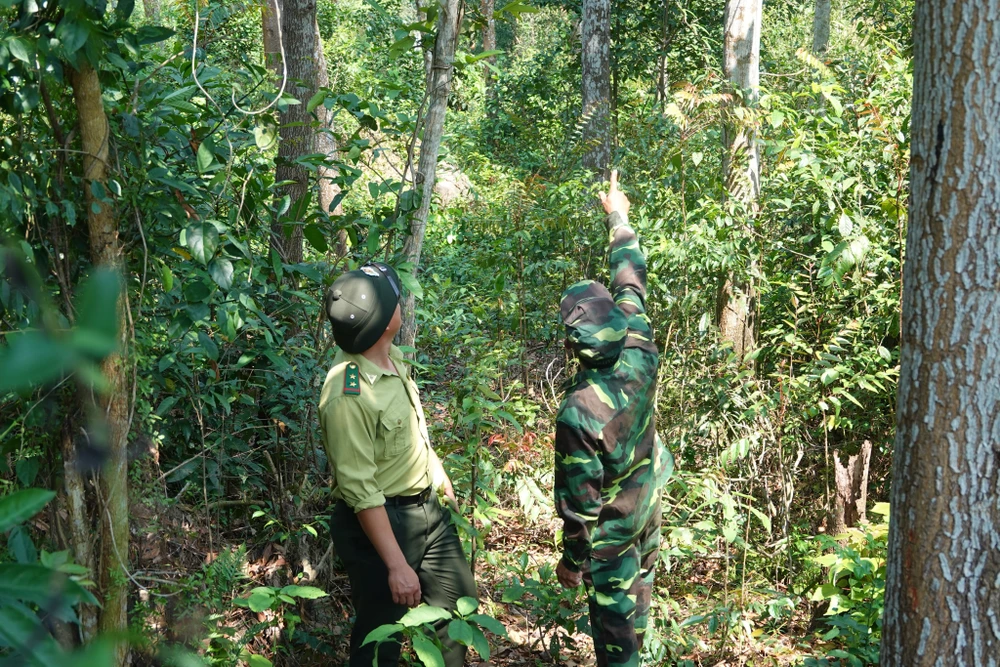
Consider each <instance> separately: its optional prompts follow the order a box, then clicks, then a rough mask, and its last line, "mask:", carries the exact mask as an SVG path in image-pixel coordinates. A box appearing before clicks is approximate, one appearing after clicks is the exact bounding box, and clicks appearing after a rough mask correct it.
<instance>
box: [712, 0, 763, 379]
mask: <svg viewBox="0 0 1000 667" xmlns="http://www.w3.org/2000/svg"><path fill="white" fill-rule="evenodd" d="M761 10H762V7H761V0H728V2H727V3H726V11H725V19H724V25H725V35H724V40H723V48H724V57H723V71H724V72H725V74H726V78H727V79H728V80H729V82H730V84H731V86H732V88H733V90H734V94H733V96H732V99H731V100H730V101H729V102H728V103H726V104H725V105H724V108H723V115H724V118H723V123H722V141H723V152H722V173H723V178H724V181H725V183H726V190H727V192H728V194H729V198H730V199H731V200H732V201H733V202H734V203H736V204H737V207H736V208H737V210H738V211H739V213H740V215H741V216H744V217H746V216H752V215H753V213H754V212H755V211H756V209H757V198H758V196H759V194H760V159H759V154H758V149H757V142H756V139H755V136H754V128H753V124H752V122H748V121H747V120H746V119H745V115H742V116H744V117H741V114H739V113H738V110H739V109H740V107H743V106H750V107H752V106H753V105H755V104H756V102H757V96H758V92H759V85H760V30H761ZM749 224H750V222H749V221H745V222H744V223H743V226H744V227H747V226H749ZM744 231H745V232H746V233H749V230H748V229H745V230H744ZM754 297H755V295H754V288H753V284H752V283H750V282H748V281H745V280H742V279H738V278H737V277H736V276H735V275H734V274H733V273H729V274H727V275H726V276H725V277H724V278H723V279H722V281H721V284H720V286H719V291H718V294H717V295H716V320H717V322H718V324H719V332H720V335H721V337H722V340H723V341H725V342H729V343H731V344H732V346H733V351H734V352H735V353H736V356H737V358H738V359H741V360H742V359H743V358H744V355H745V354H746V353H747V352H749V351H750V350H751V349H752V348H753V347H754V344H755V343H754V341H755V340H756V336H755V331H754V321H753V302H754Z"/></svg>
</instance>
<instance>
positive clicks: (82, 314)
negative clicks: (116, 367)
mask: <svg viewBox="0 0 1000 667" xmlns="http://www.w3.org/2000/svg"><path fill="white" fill-rule="evenodd" d="M120 289H121V281H120V280H119V278H118V274H117V273H116V272H115V271H111V270H110V269H98V270H97V271H96V272H94V274H93V275H92V276H90V278H89V279H87V281H86V283H84V285H83V286H82V287H81V288H80V291H79V293H78V297H77V299H76V315H77V319H76V330H75V331H74V332H73V344H74V347H76V349H78V350H79V351H81V352H83V353H84V354H87V355H89V356H91V357H93V358H94V359H95V360H100V359H103V358H104V357H106V356H107V355H109V354H111V353H112V352H114V351H115V348H116V347H117V346H118V340H117V339H118V293H119V290H120Z"/></svg>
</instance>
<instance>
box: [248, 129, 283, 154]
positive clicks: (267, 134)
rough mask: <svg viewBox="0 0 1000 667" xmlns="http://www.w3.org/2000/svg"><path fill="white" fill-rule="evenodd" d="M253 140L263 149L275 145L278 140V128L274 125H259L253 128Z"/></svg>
mask: <svg viewBox="0 0 1000 667" xmlns="http://www.w3.org/2000/svg"><path fill="white" fill-rule="evenodd" d="M253 140H254V141H255V142H256V143H257V148H259V149H261V150H262V151H266V150H267V149H269V148H271V147H272V146H274V144H275V143H277V141H278V130H277V128H276V127H275V126H274V125H258V126H257V127H255V128H254V129H253Z"/></svg>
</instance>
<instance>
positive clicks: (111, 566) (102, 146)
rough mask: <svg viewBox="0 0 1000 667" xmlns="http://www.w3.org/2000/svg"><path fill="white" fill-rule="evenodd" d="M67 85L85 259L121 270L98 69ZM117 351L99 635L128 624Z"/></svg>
mask: <svg viewBox="0 0 1000 667" xmlns="http://www.w3.org/2000/svg"><path fill="white" fill-rule="evenodd" d="M70 83H71V85H72V87H73V97H74V100H75V102H76V109H77V115H78V117H79V125H80V143H81V151H82V153H83V185H84V193H85V197H86V200H85V201H86V204H87V229H88V233H89V237H90V258H91V261H92V262H93V263H94V265H95V266H101V267H108V268H111V269H114V270H116V271H118V272H119V274H122V273H123V270H124V261H123V259H122V250H121V244H120V243H119V241H118V220H117V217H116V215H115V211H114V209H113V207H112V206H111V205H110V204H108V203H105V202H102V201H100V200H99V199H97V198H96V197H94V195H93V190H92V184H94V183H99V184H100V186H101V188H104V187H105V186H106V184H107V180H108V155H109V150H108V148H109V140H110V127H109V125H108V117H107V115H106V113H105V111H104V103H103V101H102V99H101V83H100V81H99V80H98V78H97V72H96V71H95V70H94V69H93V68H92V67H91V66H90V65H89V64H86V63H84V64H82V65H80V67H79V69H78V70H71V72H70ZM127 308H128V302H127V295H126V291H125V289H124V284H123V289H122V290H121V295H120V296H119V300H118V312H119V313H125V312H126V310H127ZM121 329H122V331H121V333H120V334H119V335H120V341H119V345H120V347H119V351H118V352H115V353H113V354H111V355H109V356H108V357H107V358H106V359H105V360H104V361H103V362H102V364H101V371H102V372H103V373H104V376H105V378H107V380H108V384H109V388H108V391H107V393H106V394H104V395H101V396H99V397H98V398H97V407H98V409H99V410H100V412H101V414H102V415H103V417H104V420H105V422H106V434H107V438H108V441H107V462H106V463H105V466H104V469H103V470H102V471H101V488H100V494H99V495H100V496H101V497H100V498H99V500H98V507H97V510H98V512H99V513H100V522H101V559H100V562H101V571H100V572H99V575H98V576H99V578H100V585H101V592H102V604H103V610H102V612H101V620H100V630H101V632H103V633H119V634H120V633H123V632H125V630H126V629H127V628H128V617H127V615H126V611H127V608H128V579H127V578H126V573H127V568H128V550H129V511H128V474H127V473H128V423H129V399H128V396H129V393H128V391H127V387H126V384H127V364H126V352H125V351H126V350H127V349H128V347H127V336H126V333H125V331H124V327H121ZM116 651H117V653H116V664H118V665H124V664H125V663H126V661H127V657H128V647H127V645H126V644H125V643H124V642H122V643H120V644H119V645H118V648H117V649H116Z"/></svg>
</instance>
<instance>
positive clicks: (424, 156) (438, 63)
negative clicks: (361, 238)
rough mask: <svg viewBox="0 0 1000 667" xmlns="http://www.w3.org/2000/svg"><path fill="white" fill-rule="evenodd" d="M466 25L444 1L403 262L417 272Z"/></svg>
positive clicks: (408, 333)
mask: <svg viewBox="0 0 1000 667" xmlns="http://www.w3.org/2000/svg"><path fill="white" fill-rule="evenodd" d="M461 25H462V13H461V3H460V2H459V0H442V2H441V11H440V14H439V15H438V23H437V38H436V39H435V40H434V61H433V65H432V67H431V78H430V79H429V80H428V82H427V94H428V96H429V103H428V108H427V117H426V118H425V119H424V136H423V139H422V140H421V142H420V162H419V164H418V166H417V177H416V186H417V188H419V189H420V206H419V208H418V209H417V210H416V211H415V212H414V213H413V215H412V217H411V218H410V234H409V236H407V237H406V242H405V243H404V244H403V261H404V262H409V263H410V265H411V266H412V267H413V271H414V272H416V271H417V270H418V269H419V267H420V251H421V249H422V248H423V244H424V233H425V232H426V231H427V217H428V215H429V214H430V209H431V199H432V198H433V196H434V179H435V178H436V176H437V158H438V152H439V151H440V150H441V139H442V138H443V136H444V118H445V112H446V111H447V110H448V96H449V95H450V94H451V76H452V70H453V66H452V63H453V61H454V60H455V46H456V44H457V43H458V31H459V28H460V26H461ZM414 310H415V301H414V298H413V294H412V293H407V295H406V298H405V299H404V301H403V326H402V328H401V330H400V333H399V340H400V342H401V343H402V344H403V345H410V346H412V345H413V343H414V341H415V340H416V338H417V325H416V313H415V312H414Z"/></svg>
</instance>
